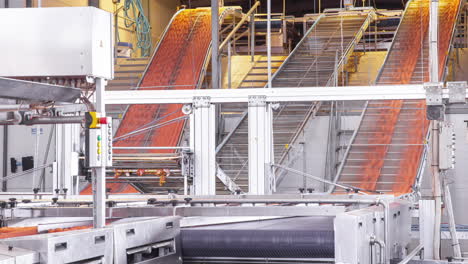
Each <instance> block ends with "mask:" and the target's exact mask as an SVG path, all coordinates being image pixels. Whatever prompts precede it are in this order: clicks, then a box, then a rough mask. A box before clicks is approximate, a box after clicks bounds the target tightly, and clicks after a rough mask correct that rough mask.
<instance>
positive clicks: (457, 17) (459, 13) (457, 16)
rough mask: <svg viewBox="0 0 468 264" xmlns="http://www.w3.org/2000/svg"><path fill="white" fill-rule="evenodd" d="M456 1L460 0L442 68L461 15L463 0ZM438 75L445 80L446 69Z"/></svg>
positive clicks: (445, 64) (447, 60)
mask: <svg viewBox="0 0 468 264" xmlns="http://www.w3.org/2000/svg"><path fill="white" fill-rule="evenodd" d="M458 1H460V3H459V5H458V10H457V15H456V16H455V21H454V23H453V28H452V34H451V35H450V45H449V50H448V51H447V55H446V56H445V62H444V69H445V68H446V67H447V65H448V62H449V59H450V56H449V55H450V53H451V52H452V49H453V40H454V39H455V32H456V31H457V24H458V21H459V20H460V17H461V10H462V5H463V2H464V1H463V0H458ZM440 75H442V76H440ZM439 76H440V77H441V80H445V79H446V78H447V71H445V70H444V71H442V74H441V73H439Z"/></svg>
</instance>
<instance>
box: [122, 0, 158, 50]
mask: <svg viewBox="0 0 468 264" xmlns="http://www.w3.org/2000/svg"><path fill="white" fill-rule="evenodd" d="M123 10H124V16H125V20H124V22H125V26H126V27H127V28H129V27H132V26H135V29H136V36H137V47H138V48H139V49H141V55H142V56H143V57H146V56H149V54H150V52H151V26H150V23H149V21H148V18H147V17H146V16H145V13H144V9H143V5H142V3H141V0H125V4H124V9H123ZM130 11H131V13H132V16H130V15H129V12H130Z"/></svg>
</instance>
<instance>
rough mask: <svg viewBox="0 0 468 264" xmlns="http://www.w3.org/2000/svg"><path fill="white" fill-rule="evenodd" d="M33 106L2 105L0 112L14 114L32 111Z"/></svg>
mask: <svg viewBox="0 0 468 264" xmlns="http://www.w3.org/2000/svg"><path fill="white" fill-rule="evenodd" d="M31 109H33V107H31V105H24V104H14V105H10V104H8V105H0V112H13V111H18V110H31Z"/></svg>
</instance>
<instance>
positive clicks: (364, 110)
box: [327, 101, 369, 193]
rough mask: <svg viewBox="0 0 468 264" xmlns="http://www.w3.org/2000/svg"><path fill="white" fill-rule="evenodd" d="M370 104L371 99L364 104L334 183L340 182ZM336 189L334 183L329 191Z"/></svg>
mask: <svg viewBox="0 0 468 264" xmlns="http://www.w3.org/2000/svg"><path fill="white" fill-rule="evenodd" d="M368 105H369V101H366V103H365V105H364V109H363V110H362V112H361V117H360V120H359V124H358V127H357V128H356V129H355V130H354V132H353V135H352V136H351V139H350V140H349V143H348V146H347V147H346V150H345V153H344V155H343V158H342V159H341V162H340V166H339V167H338V170H337V171H336V174H335V178H334V179H333V182H334V183H336V182H338V180H339V177H340V175H341V172H342V171H343V169H344V165H345V162H346V159H347V158H348V155H349V152H350V151H351V145H353V142H354V139H355V138H356V136H357V133H358V131H359V127H360V126H361V123H362V120H363V119H364V114H365V113H366V110H367V106H368ZM334 190H335V186H333V185H332V186H331V187H330V189H329V190H328V192H327V193H332V192H333V191H334Z"/></svg>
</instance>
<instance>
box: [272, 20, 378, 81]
mask: <svg viewBox="0 0 468 264" xmlns="http://www.w3.org/2000/svg"><path fill="white" fill-rule="evenodd" d="M371 19H372V13H358V12H356V13H355V14H354V13H350V14H344V15H339V14H327V15H323V16H322V17H320V18H319V19H318V21H317V22H316V23H315V24H314V25H313V26H312V28H311V29H310V30H309V31H308V32H307V35H306V36H305V37H304V38H303V39H302V40H301V42H300V43H299V44H298V46H297V47H296V48H295V49H294V51H293V52H292V53H291V55H290V56H289V57H288V58H287V59H286V61H285V62H284V63H283V65H282V66H281V67H280V69H278V71H277V72H276V74H275V75H274V77H273V80H272V85H273V87H279V88H282V87H311V86H317V87H318V86H330V85H333V84H334V83H333V82H334V81H335V80H334V78H335V76H334V73H335V71H336V70H337V69H339V67H340V66H342V65H343V64H346V59H347V57H348V56H349V55H350V54H351V53H352V50H353V49H354V45H355V44H357V42H359V40H360V39H361V37H362V35H363V33H364V31H365V30H366V29H367V27H368V26H369V24H370V22H371Z"/></svg>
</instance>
